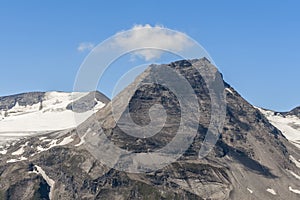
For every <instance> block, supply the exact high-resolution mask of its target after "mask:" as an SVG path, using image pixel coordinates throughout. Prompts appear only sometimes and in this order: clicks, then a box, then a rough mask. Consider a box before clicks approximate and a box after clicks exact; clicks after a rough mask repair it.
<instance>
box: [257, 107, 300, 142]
mask: <svg viewBox="0 0 300 200" xmlns="http://www.w3.org/2000/svg"><path fill="white" fill-rule="evenodd" d="M257 109H259V111H260V112H261V113H263V114H264V116H265V117H266V118H267V119H268V120H269V121H270V123H271V124H272V125H273V126H275V127H276V128H277V129H279V130H280V131H281V132H282V134H283V135H284V136H285V137H286V138H287V139H288V140H289V141H290V142H291V143H292V144H294V145H295V146H297V147H298V148H300V119H299V118H298V117H297V116H293V115H288V116H283V115H281V114H280V113H275V112H273V111H269V110H264V109H262V108H257Z"/></svg>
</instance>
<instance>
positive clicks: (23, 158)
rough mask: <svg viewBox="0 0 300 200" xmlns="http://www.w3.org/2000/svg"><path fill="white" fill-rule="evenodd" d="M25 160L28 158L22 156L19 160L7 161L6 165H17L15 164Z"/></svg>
mask: <svg viewBox="0 0 300 200" xmlns="http://www.w3.org/2000/svg"><path fill="white" fill-rule="evenodd" d="M23 160H27V158H26V157H24V156H21V157H20V158H18V159H10V160H8V161H6V163H15V162H19V161H23Z"/></svg>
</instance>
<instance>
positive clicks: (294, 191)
mask: <svg viewBox="0 0 300 200" xmlns="http://www.w3.org/2000/svg"><path fill="white" fill-rule="evenodd" d="M289 190H290V191H291V192H293V193H296V194H300V190H296V189H293V188H292V187H291V186H289Z"/></svg>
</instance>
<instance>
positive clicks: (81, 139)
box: [75, 128, 91, 147]
mask: <svg viewBox="0 0 300 200" xmlns="http://www.w3.org/2000/svg"><path fill="white" fill-rule="evenodd" d="M90 131H91V129H90V128H89V129H88V130H87V131H86V132H85V134H84V135H83V136H82V137H80V142H79V143H78V144H76V145H75V147H79V146H80V145H82V144H83V143H84V142H85V140H84V138H85V137H86V135H87V134H88V133H89V132H90Z"/></svg>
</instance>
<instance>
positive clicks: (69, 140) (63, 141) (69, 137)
mask: <svg viewBox="0 0 300 200" xmlns="http://www.w3.org/2000/svg"><path fill="white" fill-rule="evenodd" d="M73 140H74V139H73V138H72V135H70V136H68V137H65V138H64V139H63V140H62V141H61V142H60V143H59V144H58V145H57V146H64V145H67V144H69V143H71V142H73Z"/></svg>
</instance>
